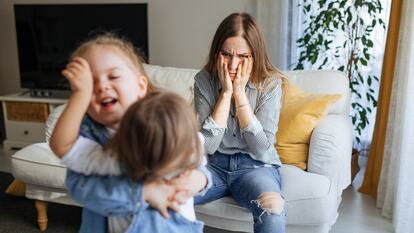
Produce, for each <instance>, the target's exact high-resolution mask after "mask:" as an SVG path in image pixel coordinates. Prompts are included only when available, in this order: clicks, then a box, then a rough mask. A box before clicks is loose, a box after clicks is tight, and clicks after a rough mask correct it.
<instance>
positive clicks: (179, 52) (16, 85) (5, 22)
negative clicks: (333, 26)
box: [0, 0, 256, 95]
mask: <svg viewBox="0 0 414 233" xmlns="http://www.w3.org/2000/svg"><path fill="white" fill-rule="evenodd" d="M14 2H17V3H106V2H138V3H140V2H147V3H148V30H149V57H150V63H151V64H156V65H162V66H175V67H185V68H200V67H201V66H202V65H203V64H204V62H205V60H206V58H207V53H208V49H209V47H210V43H211V40H212V38H213V35H214V32H215V30H216V28H217V26H218V24H219V23H220V22H221V20H223V19H224V18H225V17H226V16H227V15H228V14H230V13H232V12H236V11H247V12H249V13H253V11H254V9H255V4H256V0H208V1H207V0H121V1H114V0H85V1H81V0H73V1H69V0H0V33H1V34H0V95H3V94H7V93H13V92H17V91H20V80H19V71H18V60H17V44H16V33H15V28H14V13H13V3H14Z"/></svg>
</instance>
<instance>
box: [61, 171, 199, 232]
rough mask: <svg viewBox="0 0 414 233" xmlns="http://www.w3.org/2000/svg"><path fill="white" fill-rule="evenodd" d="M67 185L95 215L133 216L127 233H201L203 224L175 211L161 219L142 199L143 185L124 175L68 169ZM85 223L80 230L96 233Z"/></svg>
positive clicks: (78, 199)
mask: <svg viewBox="0 0 414 233" xmlns="http://www.w3.org/2000/svg"><path fill="white" fill-rule="evenodd" d="M66 186H67V187H68V190H69V193H70V195H71V196H72V198H74V199H75V200H76V201H78V202H79V203H82V204H84V209H90V210H93V211H94V212H91V213H94V214H95V215H99V216H114V217H116V216H125V215H128V216H132V223H131V225H130V226H129V227H128V229H127V230H126V231H125V232H126V233H136V232H140V233H157V232H159V233H164V232H165V233H181V232H186V233H193V232H194V233H202V232H203V223H202V222H200V221H194V222H193V221H189V220H187V219H186V218H184V217H183V216H181V215H180V214H178V213H176V212H174V211H170V212H169V214H170V218H169V219H166V218H164V217H162V216H161V214H160V213H159V211H158V210H156V209H153V208H152V207H150V206H149V205H148V204H147V203H146V202H145V201H144V200H143V197H142V183H141V182H139V181H132V180H131V179H130V178H129V177H127V176H85V175H82V174H80V173H76V172H73V171H70V170H68V172H67V175H66ZM85 223H86V222H84V224H83V225H84V227H82V229H83V230H85V232H99V231H98V230H97V229H93V228H92V227H90V226H89V225H90V222H88V223H87V224H85ZM93 224H95V223H93ZM105 224H106V222H105ZM100 229H101V228H100Z"/></svg>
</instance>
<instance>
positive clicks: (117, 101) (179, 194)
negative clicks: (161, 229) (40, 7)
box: [50, 34, 211, 232]
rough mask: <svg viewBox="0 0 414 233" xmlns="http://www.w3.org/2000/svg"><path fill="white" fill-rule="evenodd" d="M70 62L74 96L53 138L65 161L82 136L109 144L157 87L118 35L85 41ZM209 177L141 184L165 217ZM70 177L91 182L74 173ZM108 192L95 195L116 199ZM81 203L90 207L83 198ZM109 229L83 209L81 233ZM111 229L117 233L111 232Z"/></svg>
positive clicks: (68, 73) (203, 173)
mask: <svg viewBox="0 0 414 233" xmlns="http://www.w3.org/2000/svg"><path fill="white" fill-rule="evenodd" d="M70 61H71V62H70V63H69V64H68V65H67V67H66V69H65V70H64V71H63V72H62V73H63V75H64V76H65V77H66V78H67V79H68V80H69V82H70V84H71V88H72V95H71V97H70V99H69V101H68V105H67V106H66V108H65V110H64V111H63V113H62V115H61V117H60V118H59V120H58V122H57V124H56V127H55V129H54V131H53V134H52V137H51V140H50V147H51V149H52V150H53V151H54V153H55V154H56V155H57V156H58V157H63V156H64V155H65V154H66V153H67V152H68V151H69V150H70V149H71V148H72V146H73V145H74V144H75V142H76V141H77V139H78V136H79V135H80V136H79V137H86V138H89V139H92V140H94V141H96V142H98V143H99V144H102V145H103V144H106V143H107V141H108V140H109V139H110V138H111V137H112V135H113V134H114V133H115V131H116V130H117V128H118V127H119V123H120V121H121V118H122V116H123V115H124V113H125V111H126V109H127V108H128V107H129V106H130V105H131V104H132V103H134V102H135V101H137V100H139V99H141V98H143V97H144V96H145V95H146V94H147V92H148V90H150V89H152V87H151V84H150V82H149V81H148V78H147V77H146V75H145V72H144V69H143V66H142V59H141V57H140V56H139V55H138V54H137V53H136V51H135V49H134V47H133V45H132V44H131V43H130V42H128V41H125V40H123V39H120V38H119V37H116V36H115V35H113V34H103V35H98V36H96V37H94V38H92V39H89V40H87V41H85V42H84V43H82V44H81V45H80V46H79V47H78V48H77V49H76V50H75V52H74V53H73V54H72V56H71V59H70ZM85 113H87V115H86V116H85ZM200 171H201V172H200ZM208 174H209V173H208V172H206V171H205V170H203V167H200V168H199V169H198V170H194V171H192V172H191V173H190V175H189V176H188V177H187V178H186V179H182V180H183V182H182V183H181V184H179V185H169V184H166V183H165V182H159V181H157V182H146V183H144V184H142V183H141V184H139V185H140V187H141V188H143V190H142V194H143V196H144V199H145V201H147V202H148V203H149V204H150V205H151V206H153V207H155V208H157V209H159V210H160V212H161V214H162V215H163V216H168V212H167V207H170V208H174V207H176V206H177V202H179V203H183V202H185V199H186V198H189V197H190V196H191V195H192V194H194V193H195V192H197V191H199V190H201V189H202V188H203V187H205V186H206V180H208V177H209V176H208ZM67 177H72V178H78V179H87V178H88V177H85V176H84V175H83V174H80V173H76V172H74V171H71V170H70V169H69V170H68V175H67ZM206 177H207V179H206ZM96 179H98V177H96ZM113 179H115V177H113ZM101 183H104V182H101ZM208 184H209V185H210V184H211V182H208ZM90 185H92V184H90ZM142 186H143V187H142ZM72 188H73V190H69V191H70V192H71V193H73V192H80V191H84V188H88V186H79V187H77V186H73V187H72ZM106 191H107V190H105V189H102V190H100V191H99V192H95V193H94V194H95V196H98V197H102V198H107V199H111V198H115V197H113V196H111V195H114V194H113V193H110V192H106ZM116 198H117V200H118V202H121V201H125V203H129V202H130V200H129V199H127V198H126V197H123V198H124V199H122V198H121V197H116ZM78 201H79V202H80V203H81V204H83V205H84V206H86V207H88V203H85V202H84V201H82V199H78ZM107 226H108V224H107V221H106V219H105V218H104V217H103V216H101V215H98V214H96V213H95V212H93V211H90V209H88V208H84V209H83V217H82V225H81V229H80V232H108V229H107ZM109 226H110V227H111V221H109ZM109 231H111V232H115V231H114V230H113V229H112V230H111V228H110V229H109Z"/></svg>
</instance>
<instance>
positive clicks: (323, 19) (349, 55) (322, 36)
mask: <svg viewBox="0 0 414 233" xmlns="http://www.w3.org/2000/svg"><path fill="white" fill-rule="evenodd" d="M299 7H300V9H301V10H302V12H303V15H304V17H305V22H304V24H305V30H304V34H303V36H302V37H300V38H299V39H298V40H297V41H296V42H297V45H298V47H299V49H300V55H299V57H298V61H297V63H296V66H295V67H294V69H304V68H305V67H306V68H311V69H335V70H340V71H343V72H345V74H346V75H347V77H348V79H349V88H350V90H351V93H352V98H351V107H352V111H351V117H352V123H353V125H354V130H355V132H356V134H355V141H356V143H360V142H361V139H360V136H361V133H362V131H363V130H364V129H365V128H366V126H367V125H368V124H369V123H370V122H369V118H368V114H370V113H372V111H373V110H374V109H375V108H376V106H377V97H376V95H375V92H376V91H375V90H374V89H373V88H372V87H373V86H374V85H375V84H374V83H375V82H379V79H378V77H377V76H375V75H373V74H372V73H371V72H367V71H366V70H369V69H368V68H369V66H370V65H371V64H372V63H373V62H374V61H375V59H376V58H375V56H374V42H373V39H372V37H373V32H374V30H377V29H378V28H380V29H381V30H384V31H385V27H386V26H385V23H384V21H383V20H382V19H381V17H380V13H381V11H383V8H382V5H381V2H380V0H353V1H349V0H318V1H311V0H303V1H302V3H301V4H300V5H299ZM362 102H366V103H367V104H366V105H363V104H361V103H362Z"/></svg>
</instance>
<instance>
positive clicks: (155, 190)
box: [142, 180, 180, 218]
mask: <svg viewBox="0 0 414 233" xmlns="http://www.w3.org/2000/svg"><path fill="white" fill-rule="evenodd" d="M142 193H143V198H144V200H145V201H146V202H147V203H148V204H149V205H150V206H151V207H153V208H155V209H157V210H159V211H160V214H161V215H162V216H163V217H165V218H169V214H168V208H171V209H173V210H174V211H176V212H178V211H179V208H180V207H179V204H178V203H177V202H175V201H174V200H173V196H174V194H175V193H176V191H175V187H174V186H173V185H170V184H167V183H166V182H165V181H162V180H160V181H152V182H146V183H144V190H143V192H142Z"/></svg>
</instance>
